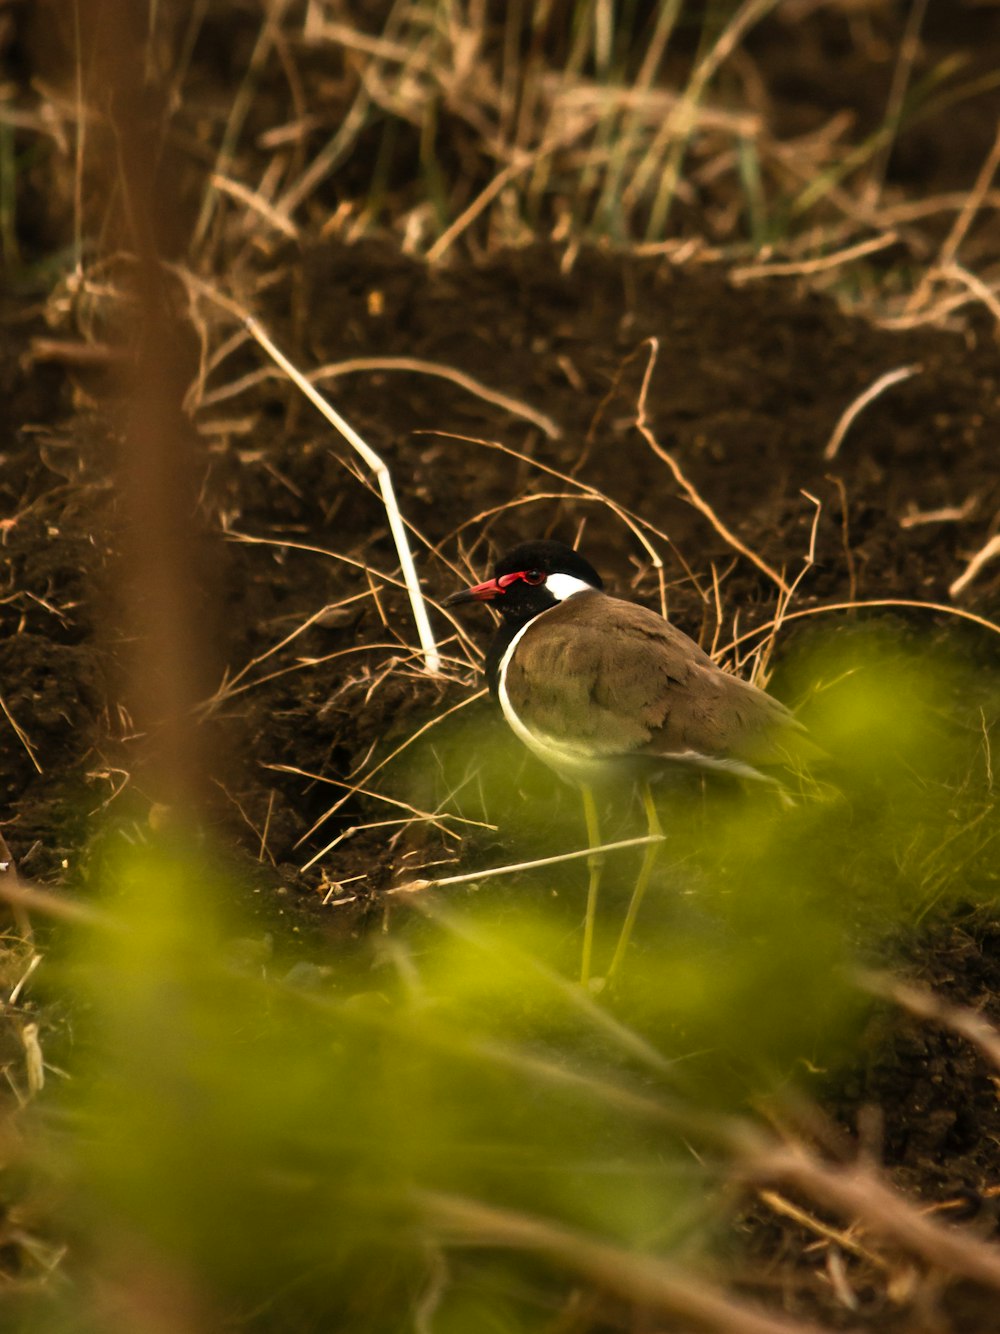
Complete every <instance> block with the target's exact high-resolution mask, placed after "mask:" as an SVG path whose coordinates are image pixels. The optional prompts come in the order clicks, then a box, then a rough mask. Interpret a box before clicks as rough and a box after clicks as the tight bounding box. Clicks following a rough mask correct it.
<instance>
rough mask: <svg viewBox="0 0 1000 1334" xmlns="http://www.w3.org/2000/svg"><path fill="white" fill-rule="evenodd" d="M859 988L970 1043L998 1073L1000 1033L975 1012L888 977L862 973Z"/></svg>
mask: <svg viewBox="0 0 1000 1334" xmlns="http://www.w3.org/2000/svg"><path fill="white" fill-rule="evenodd" d="M857 980H858V984H859V986H861V987H862V988H863V989H864V990H865V991H867V992H870V994H871V995H873V996H879V997H881V998H882V999H883V1000H891V1001H895V1003H896V1004H897V1005H898V1006H900V1007H901V1008H902V1009H904V1010H906V1011H907V1012H908V1013H909V1014H912V1015H914V1016H915V1017H916V1018H917V1019H925V1020H929V1021H930V1022H931V1023H934V1024H939V1025H940V1026H941V1027H942V1028H949V1029H951V1031H952V1032H953V1033H957V1034H958V1035H959V1037H962V1038H965V1040H966V1042H970V1043H971V1044H972V1046H974V1047H975V1048H976V1050H977V1051H979V1052H980V1053H981V1054H982V1055H983V1056H985V1057H986V1059H987V1060H988V1061H989V1062H990V1064H991V1065H992V1066H993V1067H994V1068H995V1069H996V1070H997V1071H1000V1032H998V1031H997V1029H996V1028H994V1026H993V1025H992V1024H991V1023H990V1022H989V1021H988V1020H986V1019H984V1018H983V1016H982V1015H981V1014H979V1013H978V1011H976V1010H973V1009H970V1008H969V1007H968V1006H965V1005H952V1004H951V1002H950V1001H947V1000H944V999H943V998H942V997H941V996H938V995H935V993H934V992H933V991H930V990H928V989H927V988H926V987H918V986H914V984H913V983H911V982H900V981H899V980H898V978H895V977H891V976H889V975H888V974H887V973H874V972H867V971H864V972H861V973H859V974H858V977H857Z"/></svg>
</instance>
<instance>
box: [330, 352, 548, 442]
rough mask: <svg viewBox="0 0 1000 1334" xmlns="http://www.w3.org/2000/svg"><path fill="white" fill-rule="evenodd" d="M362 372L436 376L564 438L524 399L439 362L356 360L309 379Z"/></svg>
mask: <svg viewBox="0 0 1000 1334" xmlns="http://www.w3.org/2000/svg"><path fill="white" fill-rule="evenodd" d="M360 371H413V372H415V373H416V374H418V375H436V376H437V377H438V378H439V379H442V380H449V381H450V382H451V383H452V384H457V385H458V386H459V388H460V389H466V390H468V392H469V393H470V394H475V395H476V397H477V398H481V399H483V401H484V402H486V403H492V404H493V406H494V407H498V408H502V409H503V411H504V412H509V413H510V414H511V415H512V416H514V417H523V418H524V420H525V421H529V422H531V423H532V424H533V425H534V426H537V427H538V428H539V430H541V431H543V432H544V433H545V435H547V436H548V438H549V439H550V440H560V439H562V435H563V430H562V427H561V426H560V425H559V423H558V422H557V421H555V420H553V418H552V417H549V416H548V415H547V414H546V413H544V412H538V411H537V410H536V409H535V408H533V407H531V406H530V404H528V403H525V402H523V401H522V400H521V399H518V398H512V397H511V396H510V395H509V394H501V393H500V392H499V391H498V390H496V389H490V387H489V386H488V385H485V384H483V382H482V381H481V380H477V379H476V378H475V377H474V376H472V375H467V374H466V373H465V372H464V371H460V370H458V369H456V368H455V367H454V366H445V365H442V364H441V363H440V362H437V361H424V360H423V359H422V358H419V357H354V358H352V359H351V360H349V361H337V362H331V363H330V364H329V365H328V366H320V368H319V370H315V371H312V372H310V375H309V379H310V381H311V382H312V383H314V384H319V383H321V382H322V381H323V380H334V379H337V378H338V377H339V376H341V375H354V374H357V373H358V372H360Z"/></svg>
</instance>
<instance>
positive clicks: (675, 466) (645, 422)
mask: <svg viewBox="0 0 1000 1334" xmlns="http://www.w3.org/2000/svg"><path fill="white" fill-rule="evenodd" d="M645 341H646V342H647V343H648V345H649V359H648V361H647V363H646V370H645V373H644V375H643V377H642V388H641V389H640V391H639V402H638V404H637V406H636V420H635V428H636V430H637V431H638V432H639V434H640V435H641V436H642V437H643V439H644V440H645V441H646V443H647V444H648V445H649V447H650V449H651V450H652V451H653V453H654V454H655V455H656V457H657V458H659V459H662V460H663V462H664V463H665V464H666V465H667V467H668V468H669V469H670V471H671V472H672V473H673V475H674V480H675V481H676V482H677V484H678V486H680V487H681V489H682V490H683V491H684V494H685V495H686V497H687V499H688V501H689V502H690V503H691V504H692V505H693V506H694V508H695V509H696V510H697V511H698V512H699V513H700V514H703V515H704V516H705V518H706V519H707V520H708V521H709V523H710V524H711V525H712V527H713V528H714V529H715V531H716V532H717V533H718V534H719V536H720V537H721V538H722V539H723V541H724V542H726V543H727V544H728V545H729V546H731V547H732V548H733V550H734V551H738V552H739V553H740V555H741V556H745V557H746V558H747V560H749V561H751V562H752V563H753V564H754V565H756V567H757V569H758V570H760V571H762V572H763V573H764V574H766V575H767V577H768V578H769V579H770V580H772V582H773V583H775V584H776V585H777V586H778V588H779V589H780V590H781V592H782V593H784V594H785V595H786V596H787V595H788V593H789V592H790V589H789V585H788V583H787V581H786V580H785V579H784V578H783V577H782V576H781V575H780V574H779V573H778V571H777V570H775V569H774V568H773V567H772V566H770V565H768V563H767V561H765V560H763V559H762V558H761V557H760V556H758V555H757V553H756V552H755V551H751V550H750V548H749V547H748V546H745V545H744V543H742V542H741V541H740V539H739V538H738V537H737V536H736V534H735V533H734V532H732V530H731V529H729V528H727V526H726V525H725V524H724V523H723V522H722V520H721V519H720V518H719V516H718V515H717V514H716V512H715V510H713V509H712V507H711V505H709V503H708V501H707V500H704V499H703V498H702V497H701V495H700V494H699V492H698V490H697V489H696V488H695V486H694V484H693V483H692V482H689V481H688V479H687V477H686V476H685V475H684V472H683V470H682V469H681V466H680V464H679V463H678V462H677V460H676V459H675V458H674V457H673V455H672V454H670V453H669V451H668V450H666V449H664V448H663V446H662V445H661V444H660V442H659V441H658V440H657V439H656V436H655V435H654V434H653V431H652V428H651V427H650V424H649V419H648V417H647V416H646V399H647V396H648V394H649V385H650V382H651V380H652V376H653V369H654V367H655V366H656V362H657V358H658V357H659V354H660V340H659V339H658V338H655V337H654V338H647V339H646V340H645Z"/></svg>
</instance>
